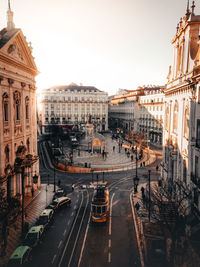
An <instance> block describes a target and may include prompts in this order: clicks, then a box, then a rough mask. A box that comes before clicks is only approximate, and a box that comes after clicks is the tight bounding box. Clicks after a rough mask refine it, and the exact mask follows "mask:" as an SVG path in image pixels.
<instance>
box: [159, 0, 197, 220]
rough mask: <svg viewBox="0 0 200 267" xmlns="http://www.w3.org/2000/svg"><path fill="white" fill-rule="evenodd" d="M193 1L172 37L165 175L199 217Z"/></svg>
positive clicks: (166, 104)
mask: <svg viewBox="0 0 200 267" xmlns="http://www.w3.org/2000/svg"><path fill="white" fill-rule="evenodd" d="M194 8H195V6H194V2H193V4H192V7H191V10H189V7H187V10H186V13H185V15H184V17H183V18H181V19H180V22H179V24H178V26H177V32H176V34H175V36H174V38H173V40H172V45H173V47H174V61H173V65H172V67H171V66H170V68H169V74H168V82H167V84H166V88H165V90H164V93H165V103H164V108H165V118H164V131H163V145H164V148H163V168H162V177H163V178H164V180H165V181H167V182H168V184H169V185H175V186H176V190H177V194H180V195H182V196H185V203H184V204H185V207H188V209H187V212H188V213H190V212H192V213H193V214H194V213H195V214H196V215H197V216H198V217H199V219H200V212H199V210H200V194H199V192H200V164H199V162H200V145H199V144H200V142H199V139H200V123H199V122H200V105H199V103H200V100H199V92H200V91H199V86H200V46H199V44H200V42H199V35H200V31H199V29H200V16H199V15H195V14H194Z"/></svg>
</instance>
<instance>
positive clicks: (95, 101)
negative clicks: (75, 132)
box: [38, 84, 108, 134]
mask: <svg viewBox="0 0 200 267" xmlns="http://www.w3.org/2000/svg"><path fill="white" fill-rule="evenodd" d="M39 98H40V101H39V111H38V112H39V120H40V126H41V129H42V130H41V131H42V133H43V134H47V133H49V132H50V126H51V125H53V124H56V125H59V126H60V127H62V128H63V129H66V128H67V127H72V126H75V127H76V128H78V129H82V128H84V127H85V126H86V124H87V123H91V124H93V125H94V131H97V132H98V131H106V130H107V129H108V94H107V93H105V92H103V91H100V90H98V89H97V88H95V87H92V86H82V85H81V86H78V85H76V84H70V85H66V86H55V87H51V88H48V89H44V90H42V92H41V93H40V96H39Z"/></svg>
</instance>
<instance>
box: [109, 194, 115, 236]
mask: <svg viewBox="0 0 200 267" xmlns="http://www.w3.org/2000/svg"><path fill="white" fill-rule="evenodd" d="M114 195H115V193H113V195H112V197H111V201H110V220H109V235H111V224H112V205H113V204H112V202H113V198H114Z"/></svg>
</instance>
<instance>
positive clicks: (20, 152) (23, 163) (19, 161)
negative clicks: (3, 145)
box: [14, 145, 38, 234]
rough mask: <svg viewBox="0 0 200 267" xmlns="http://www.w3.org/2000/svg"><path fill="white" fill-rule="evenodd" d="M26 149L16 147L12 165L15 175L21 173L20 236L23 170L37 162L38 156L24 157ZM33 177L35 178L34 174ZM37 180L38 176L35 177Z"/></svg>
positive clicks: (22, 225)
mask: <svg viewBox="0 0 200 267" xmlns="http://www.w3.org/2000/svg"><path fill="white" fill-rule="evenodd" d="M25 152H26V147H25V146H23V145H21V146H19V147H18V149H17V152H16V159H15V163H14V169H15V172H16V173H21V192H22V222H21V227H22V234H23V232H24V171H25V168H27V167H28V168H30V167H31V166H32V165H33V164H34V163H35V162H36V161H37V160H38V156H33V155H31V154H27V155H25ZM35 176H37V175H36V174H35ZM37 179H38V176H37Z"/></svg>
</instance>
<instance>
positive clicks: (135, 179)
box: [133, 146, 139, 193]
mask: <svg viewBox="0 0 200 267" xmlns="http://www.w3.org/2000/svg"><path fill="white" fill-rule="evenodd" d="M135 159H136V166H135V178H133V185H134V193H137V187H138V183H139V178H138V173H137V162H138V156H137V146H136V150H135Z"/></svg>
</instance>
